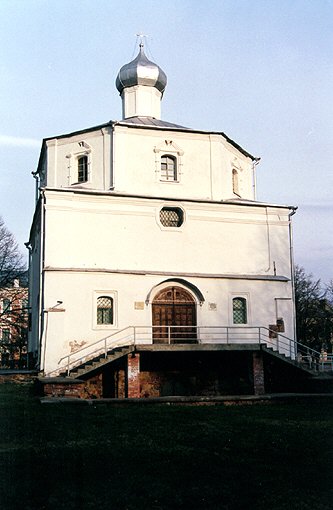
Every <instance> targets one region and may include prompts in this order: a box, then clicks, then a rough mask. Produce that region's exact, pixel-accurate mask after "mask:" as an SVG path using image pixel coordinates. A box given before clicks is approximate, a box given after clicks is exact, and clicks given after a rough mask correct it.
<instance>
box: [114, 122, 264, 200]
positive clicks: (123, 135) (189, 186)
mask: <svg viewBox="0 0 333 510" xmlns="http://www.w3.org/2000/svg"><path fill="white" fill-rule="evenodd" d="M163 154H170V155H172V156H174V157H175V158H176V159H177V167H178V168H177V173H178V178H177V182H173V181H163V180H161V174H160V158H161V155H163ZM233 168H236V169H237V170H238V172H239V190H240V195H241V196H242V198H245V199H253V198H254V194H253V182H252V161H251V160H250V158H247V157H245V156H244V155H243V154H241V153H240V152H239V151H238V150H237V149H235V148H234V147H233V146H232V145H231V144H229V143H227V142H226V141H225V140H224V139H223V137H222V136H220V135H210V134H204V133H193V132H188V133H187V132H181V131H179V132H176V131H167V130H163V131H162V130H149V129H138V128H126V127H124V126H117V127H116V128H115V156H114V176H115V190H116V191H117V192H126V193H128V194H131V193H133V194H140V195H149V196H163V197H172V198H196V199H203V200H209V199H210V200H221V199H225V198H237V196H236V195H235V194H234V193H233V191H232V169H233Z"/></svg>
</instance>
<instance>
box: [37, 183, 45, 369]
mask: <svg viewBox="0 0 333 510" xmlns="http://www.w3.org/2000/svg"><path fill="white" fill-rule="evenodd" d="M40 197H41V204H40V208H41V209H40V225H41V230H40V261H39V264H40V265H39V275H40V281H39V311H38V313H39V349H38V366H39V370H44V366H42V360H43V359H44V358H45V345H44V346H43V337H44V324H45V317H44V288H45V271H44V267H45V203H46V198H45V191H44V190H41V192H40ZM42 349H44V355H43V358H42Z"/></svg>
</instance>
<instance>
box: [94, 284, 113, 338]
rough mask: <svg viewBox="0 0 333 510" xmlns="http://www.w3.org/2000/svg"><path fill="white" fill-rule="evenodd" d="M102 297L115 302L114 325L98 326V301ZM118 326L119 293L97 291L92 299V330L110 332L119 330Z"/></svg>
mask: <svg viewBox="0 0 333 510" xmlns="http://www.w3.org/2000/svg"><path fill="white" fill-rule="evenodd" d="M100 297H109V298H111V299H112V301H113V323H112V324H97V300H98V298H100ZM117 325H118V293H117V291H115V290H95V291H94V292H93V299H92V329H93V330H110V329H117Z"/></svg>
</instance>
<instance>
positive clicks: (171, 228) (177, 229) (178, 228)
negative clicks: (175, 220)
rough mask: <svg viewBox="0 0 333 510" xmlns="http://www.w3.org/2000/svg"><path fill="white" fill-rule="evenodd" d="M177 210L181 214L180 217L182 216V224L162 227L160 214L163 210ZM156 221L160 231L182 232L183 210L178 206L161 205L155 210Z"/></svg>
mask: <svg viewBox="0 0 333 510" xmlns="http://www.w3.org/2000/svg"><path fill="white" fill-rule="evenodd" d="M165 209H167V210H179V211H180V212H181V216H182V222H181V224H180V225H179V226H174V225H171V226H166V225H163V223H162V221H161V216H160V215H161V212H162V211H163V210H165ZM156 221H157V224H158V226H159V227H160V229H161V230H165V231H168V232H182V230H183V228H184V225H185V223H186V213H185V210H184V209H183V208H182V207H180V206H179V204H172V203H171V204H162V205H161V206H160V207H158V208H156Z"/></svg>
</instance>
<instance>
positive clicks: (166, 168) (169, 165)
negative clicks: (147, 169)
mask: <svg viewBox="0 0 333 510" xmlns="http://www.w3.org/2000/svg"><path fill="white" fill-rule="evenodd" d="M176 180H177V160H176V158H175V157H174V156H170V155H167V156H162V157H161V181H176Z"/></svg>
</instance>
